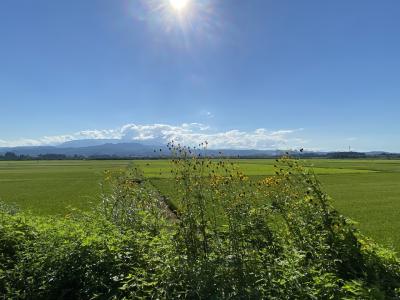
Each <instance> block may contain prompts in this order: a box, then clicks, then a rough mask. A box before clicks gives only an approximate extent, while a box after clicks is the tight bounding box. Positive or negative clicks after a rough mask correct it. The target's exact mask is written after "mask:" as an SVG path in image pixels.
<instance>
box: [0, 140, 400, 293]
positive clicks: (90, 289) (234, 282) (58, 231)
mask: <svg viewBox="0 0 400 300" xmlns="http://www.w3.org/2000/svg"><path fill="white" fill-rule="evenodd" d="M170 147H171V150H172V151H173V153H175V154H176V157H175V159H174V160H173V166H174V169H173V172H174V174H175V178H176V191H177V195H178V196H177V198H178V199H177V201H178V203H179V207H178V208H179V209H178V211H177V212H176V215H174V214H173V213H172V212H171V211H170V210H169V209H168V207H167V206H166V204H165V202H164V201H163V198H162V197H160V195H159V194H158V193H157V191H156V190H155V189H154V188H153V187H152V185H151V184H150V183H149V182H148V181H146V180H145V178H144V177H143V176H142V174H141V173H140V170H138V169H134V168H133V169H130V170H127V171H119V172H108V173H107V174H106V180H105V185H104V191H105V192H104V196H103V200H102V203H101V205H100V206H99V207H98V208H97V209H95V210H94V211H93V212H90V213H81V212H71V214H70V215H68V216H67V217H64V218H52V217H37V216H33V215H30V214H27V213H21V212H16V211H15V210H13V209H10V208H7V207H2V208H1V209H0V295H2V296H3V298H4V299H9V298H13V299H138V298H139V299H140V298H143V299H144V298H146V299H147V298H157V299H165V298H171V299H175V298H183V299H208V298H214V299H228V298H248V299H253V298H267V299H397V298H399V297H400V294H399V292H400V262H399V260H398V258H397V257H396V255H395V254H394V253H393V252H391V251H389V250H387V249H384V248H382V247H380V246H378V245H376V244H375V243H374V242H373V241H371V240H370V239H368V238H366V237H364V236H363V235H361V234H360V233H359V232H358V231H357V230H356V229H355V228H354V226H353V225H352V222H351V221H350V220H348V219H346V218H345V217H343V216H342V215H340V214H339V213H338V212H337V211H336V210H335V209H334V208H333V207H332V206H331V205H330V203H329V198H328V196H327V195H326V194H325V193H324V192H323V191H322V189H321V187H320V185H319V182H318V180H317V179H316V177H315V176H314V175H313V174H312V173H311V172H310V171H307V170H305V169H304V168H302V167H301V165H300V163H299V162H298V161H294V160H291V159H288V158H283V159H281V160H279V161H278V162H277V174H276V176H272V177H267V178H265V179H264V180H261V181H259V182H252V181H250V180H249V178H247V177H246V176H245V175H244V174H242V173H241V172H240V170H238V169H237V167H236V166H235V165H233V164H231V163H229V162H228V161H226V160H215V159H207V158H204V157H202V156H201V155H202V154H201V153H200V152H199V151H198V150H195V149H190V148H182V147H179V146H178V147H176V146H174V145H170ZM199 154H200V156H199Z"/></svg>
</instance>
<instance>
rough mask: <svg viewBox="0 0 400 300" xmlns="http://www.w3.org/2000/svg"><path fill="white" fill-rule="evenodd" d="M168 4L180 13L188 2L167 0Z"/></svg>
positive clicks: (185, 0)
mask: <svg viewBox="0 0 400 300" xmlns="http://www.w3.org/2000/svg"><path fill="white" fill-rule="evenodd" d="M169 3H170V4H171V6H172V7H173V8H174V9H175V10H176V11H179V12H180V11H182V10H184V9H185V7H186V6H187V5H188V3H189V0H169Z"/></svg>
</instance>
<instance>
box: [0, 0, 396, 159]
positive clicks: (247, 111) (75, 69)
mask: <svg viewBox="0 0 400 300" xmlns="http://www.w3.org/2000/svg"><path fill="white" fill-rule="evenodd" d="M187 1H188V3H187V6H186V7H185V8H184V9H182V10H181V11H177V10H175V9H174V8H173V7H172V6H171V4H170V0H146V1H144V0H143V1H141V0H85V1H82V0H68V1H61V0H56V1H55V0H19V1H15V0H2V1H1V2H0V113H1V118H0V146H1V145H2V146H7V145H22V144H55V143H58V142H62V141H65V140H69V139H75V138H88V137H89V138H92V137H94V138H127V137H129V138H133V139H136V140H140V139H142V138H143V139H149V138H164V139H167V138H170V137H174V133H176V137H177V138H180V139H182V141H184V142H192V141H194V140H195V139H199V138H206V139H210V140H211V142H212V145H214V146H215V147H224V146H229V147H239V148H243V147H245V146H246V145H249V147H255V148H282V147H283V148H285V147H286V148H291V147H293V148H294V147H305V148H309V149H323V150H344V149H347V148H348V146H349V145H351V147H352V148H353V149H356V150H387V151H397V152H400V139H399V133H400V122H399V121H398V115H399V112H400V18H399V15H400V2H399V1H397V0H385V1H376V0H375V1H370V0H351V1H349V0H336V1H320V0H315V1H310V0H304V1H294V0H292V1H285V0H279V1H268V0H249V1H243V0H187ZM192 123H196V124H192ZM198 124H202V125H198ZM127 128H128V131H129V130H130V131H129V132H128V133H127ZM132 128H133V129H132Z"/></svg>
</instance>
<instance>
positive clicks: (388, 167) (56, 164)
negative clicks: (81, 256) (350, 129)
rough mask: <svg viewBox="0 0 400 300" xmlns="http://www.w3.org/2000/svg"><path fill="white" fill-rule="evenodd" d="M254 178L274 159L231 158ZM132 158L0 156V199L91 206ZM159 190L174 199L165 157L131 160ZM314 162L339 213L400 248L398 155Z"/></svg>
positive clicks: (56, 208) (53, 210) (27, 205)
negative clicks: (107, 177) (109, 177)
mask: <svg viewBox="0 0 400 300" xmlns="http://www.w3.org/2000/svg"><path fill="white" fill-rule="evenodd" d="M232 161H233V162H234V163H235V164H237V165H238V166H239V167H240V169H241V170H242V171H243V172H244V173H245V174H246V175H247V176H248V177H249V179H250V180H252V181H255V182H257V181H258V180H260V179H262V178H264V177H265V176H268V175H273V174H275V171H274V165H275V164H276V162H275V159H240V160H232ZM131 163H132V161H117V160H112V161H13V162H10V161H8V162H5V161H4V162H1V161H0V201H4V202H6V203H8V204H16V205H17V206H18V207H20V209H21V210H24V211H26V210H29V211H31V212H32V213H33V214H36V215H60V216H65V215H66V214H67V213H68V207H74V208H78V209H81V210H85V211H90V210H92V209H93V207H95V206H97V205H98V204H99V198H100V194H101V186H100V185H99V182H101V180H102V178H103V177H104V170H106V169H110V170H117V169H122V168H125V167H127V166H128V165H129V164H131ZM133 164H134V166H137V167H138V168H140V169H142V170H143V172H144V175H145V176H146V178H148V179H149V180H150V181H151V182H152V183H153V184H154V185H155V186H156V187H157V189H159V191H160V192H161V193H162V194H165V195H169V196H170V197H169V198H170V200H171V201H175V198H176V196H177V195H176V194H175V190H176V189H175V184H174V180H173V178H172V176H173V174H172V173H171V162H170V160H135V161H134V162H133ZM303 164H305V165H307V166H308V165H313V169H314V171H315V173H316V174H317V175H318V178H319V180H320V181H321V183H322V186H323V189H324V190H325V191H327V192H328V194H329V195H330V196H332V202H333V204H334V206H335V208H337V209H338V210H339V211H340V212H341V213H343V214H344V215H346V216H349V217H351V218H352V219H353V220H355V221H357V224H356V226H357V228H359V229H360V230H361V231H362V232H363V233H364V234H367V235H368V236H371V237H373V238H374V240H377V241H379V242H380V243H382V244H384V245H386V246H388V247H391V248H394V249H396V250H397V251H400V235H399V234H398V232H399V231H400V217H399V211H400V184H399V182H400V161H399V160H372V159H370V160H361V159H353V160H342V159H340V160H339V159H337V160H331V159H309V160H305V161H304V160H303Z"/></svg>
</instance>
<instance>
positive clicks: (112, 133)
mask: <svg viewBox="0 0 400 300" xmlns="http://www.w3.org/2000/svg"><path fill="white" fill-rule="evenodd" d="M299 131H301V129H294V130H276V131H270V130H267V129H265V128H258V129H255V130H252V131H243V130H238V129H233V130H227V131H215V130H213V129H212V128H210V127H209V126H207V125H205V124H200V123H184V124H181V125H169V124H146V125H140V124H126V125H124V126H121V127H118V128H115V129H102V130H83V131H79V132H76V133H72V134H65V135H57V136H44V137H41V138H38V139H17V140H8V141H7V140H2V139H0V146H1V147H15V146H44V145H59V144H62V143H64V142H68V141H72V140H82V139H116V140H121V141H124V142H129V141H131V142H147V143H157V144H160V143H162V144H166V143H167V142H169V141H171V140H174V141H176V142H178V143H181V144H184V145H197V144H199V143H201V142H204V141H207V142H208V144H209V147H210V148H218V149H222V148H232V149H276V148H280V149H283V148H285V149H288V148H297V147H300V146H304V144H305V143H306V141H305V140H303V139H301V138H299V137H297V136H296V133H298V132H299Z"/></svg>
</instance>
